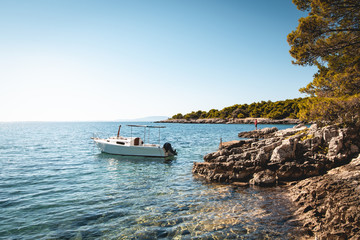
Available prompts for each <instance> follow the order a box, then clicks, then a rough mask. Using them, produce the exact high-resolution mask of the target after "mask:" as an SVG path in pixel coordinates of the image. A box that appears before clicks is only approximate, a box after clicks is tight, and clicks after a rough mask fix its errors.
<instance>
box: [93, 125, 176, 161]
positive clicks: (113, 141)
mask: <svg viewBox="0 0 360 240" xmlns="http://www.w3.org/2000/svg"><path fill="white" fill-rule="evenodd" d="M127 126H130V127H131V136H130V137H122V136H120V128H121V125H120V126H119V130H118V134H117V136H116V137H109V138H106V139H103V138H98V137H93V138H92V139H93V140H94V141H95V144H96V146H97V147H98V148H99V149H100V151H101V152H104V153H109V154H116V155H124V156H142V157H170V156H174V155H177V153H176V150H173V148H172V146H171V144H170V143H165V144H164V145H163V147H161V146H160V129H161V128H165V127H164V126H148V125H127ZM133 127H142V128H144V139H141V138H140V137H133V136H132V128H133ZM151 128H158V129H159V144H151V143H145V137H146V129H151ZM149 135H150V134H149Z"/></svg>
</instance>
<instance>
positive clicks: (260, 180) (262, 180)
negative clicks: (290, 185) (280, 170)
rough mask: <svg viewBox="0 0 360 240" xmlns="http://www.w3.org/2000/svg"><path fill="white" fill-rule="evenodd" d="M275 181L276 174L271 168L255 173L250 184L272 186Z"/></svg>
mask: <svg viewBox="0 0 360 240" xmlns="http://www.w3.org/2000/svg"><path fill="white" fill-rule="evenodd" d="M275 182H276V175H275V173H274V172H273V171H271V170H269V169H266V170H263V171H260V172H257V173H254V176H253V178H252V179H251V180H250V184H254V185H259V186H272V185H274V184H275Z"/></svg>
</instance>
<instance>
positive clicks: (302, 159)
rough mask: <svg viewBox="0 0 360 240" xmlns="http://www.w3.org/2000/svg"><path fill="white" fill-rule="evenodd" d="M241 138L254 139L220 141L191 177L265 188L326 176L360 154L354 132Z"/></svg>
mask: <svg viewBox="0 0 360 240" xmlns="http://www.w3.org/2000/svg"><path fill="white" fill-rule="evenodd" d="M239 136H241V137H245V136H247V137H252V138H250V139H246V140H238V141H231V142H227V143H222V144H221V146H219V150H218V151H217V152H214V153H209V154H207V155H206V156H204V162H197V163H194V166H193V173H194V174H196V175H198V176H201V177H203V178H205V179H207V180H209V181H216V182H227V183H236V182H248V183H250V184H256V185H262V186H268V185H274V184H276V183H277V182H284V181H293V180H300V179H304V178H308V177H312V176H317V175H321V174H324V173H325V172H326V171H328V170H330V169H332V168H334V167H338V166H340V165H343V164H346V163H348V162H349V161H350V158H351V156H353V155H354V154H356V153H358V152H359V142H358V140H357V133H356V132H353V131H351V130H349V129H346V128H339V127H337V126H327V127H324V128H319V127H318V126H317V125H312V126H311V127H310V128H308V127H306V126H304V125H297V126H295V127H293V128H289V129H285V130H280V131H278V130H277V129H275V128H269V129H262V130H255V131H251V132H247V133H246V135H245V134H244V135H242V134H239Z"/></svg>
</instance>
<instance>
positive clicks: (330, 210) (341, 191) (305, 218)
mask: <svg viewBox="0 0 360 240" xmlns="http://www.w3.org/2000/svg"><path fill="white" fill-rule="evenodd" d="M331 154H335V153H331ZM290 198H291V199H292V200H293V201H294V202H295V204H296V207H297V211H296V215H297V216H298V218H299V219H300V220H301V221H302V222H303V224H304V227H305V228H308V229H309V230H311V231H312V232H313V233H314V234H315V236H316V238H317V239H360V155H359V156H358V157H357V158H355V159H353V160H352V161H351V162H350V163H349V164H347V165H344V166H341V167H338V168H334V169H332V170H330V171H329V172H328V173H327V174H325V175H323V176H317V177H312V178H309V179H305V180H302V181H300V182H298V183H296V184H295V185H293V186H291V187H290Z"/></svg>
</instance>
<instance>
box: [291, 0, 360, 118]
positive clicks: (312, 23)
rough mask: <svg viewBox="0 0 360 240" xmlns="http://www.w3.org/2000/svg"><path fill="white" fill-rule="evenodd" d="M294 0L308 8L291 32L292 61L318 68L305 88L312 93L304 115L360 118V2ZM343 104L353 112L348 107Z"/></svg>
mask: <svg viewBox="0 0 360 240" xmlns="http://www.w3.org/2000/svg"><path fill="white" fill-rule="evenodd" d="M293 3H294V4H295V5H296V6H297V8H298V9H299V10H302V11H306V12H308V16H307V17H305V18H300V19H299V25H298V27H297V28H296V30H294V31H292V32H291V33H290V34H289V35H288V43H289V44H290V46H291V49H290V54H291V56H292V57H294V58H295V61H293V63H294V64H297V65H301V66H317V68H318V72H317V73H316V74H315V75H314V79H313V81H312V82H311V83H309V84H308V85H307V86H306V87H304V88H301V89H300V91H301V92H303V93H307V94H309V96H310V98H309V99H308V102H307V103H304V104H303V105H302V107H301V110H300V111H301V113H300V116H301V117H302V118H306V119H308V120H326V121H331V122H339V123H347V121H349V120H351V119H352V120H351V121H352V123H354V121H358V120H359V109H356V104H357V103H358V102H359V99H358V98H359V93H360V1H359V0H293ZM340 106H342V107H344V106H347V108H348V110H354V111H353V112H349V111H346V110H345V111H343V110H344V109H343V108H342V107H340ZM345 114H346V115H347V116H345ZM330 115H331V116H332V117H327V116H330ZM350 115H351V117H349V116H350ZM344 121H346V122H344Z"/></svg>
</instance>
